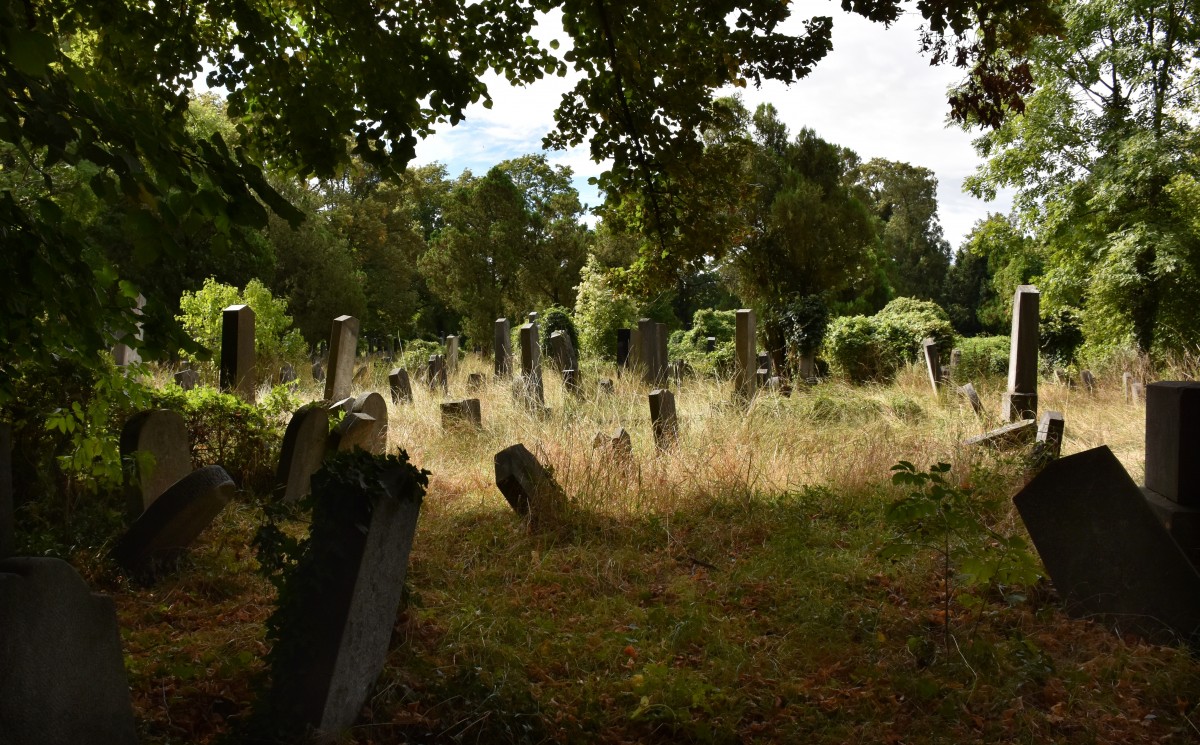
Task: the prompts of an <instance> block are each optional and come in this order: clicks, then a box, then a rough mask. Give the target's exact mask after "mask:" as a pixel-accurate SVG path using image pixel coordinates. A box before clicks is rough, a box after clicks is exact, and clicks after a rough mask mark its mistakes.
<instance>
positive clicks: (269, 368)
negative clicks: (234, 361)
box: [177, 278, 305, 380]
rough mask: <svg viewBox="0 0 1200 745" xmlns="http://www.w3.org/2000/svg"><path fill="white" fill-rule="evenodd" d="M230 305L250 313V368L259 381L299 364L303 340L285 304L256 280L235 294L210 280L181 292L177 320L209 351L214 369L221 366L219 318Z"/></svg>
mask: <svg viewBox="0 0 1200 745" xmlns="http://www.w3.org/2000/svg"><path fill="white" fill-rule="evenodd" d="M230 305H249V306H250V308H251V310H253V311H254V353H255V361H254V366H255V369H256V371H257V374H258V377H259V379H260V380H261V379H264V378H267V377H269V376H270V375H271V374H272V373H273V372H274V371H275V370H277V369H279V366H280V365H282V364H283V363H284V362H293V363H299V362H300V361H301V360H302V359H303V358H304V355H305V344H304V338H303V337H302V336H301V335H300V332H299V330H297V329H293V328H292V327H291V326H292V318H291V316H289V315H288V314H287V301H286V300H283V299H276V298H275V297H274V296H272V295H271V291H270V290H268V289H267V288H266V286H265V285H264V284H263V283H262V282H259V281H258V280H257V279H252V280H250V281H249V282H247V283H246V288H245V289H244V290H242V291H240V292H239V291H238V289H237V288H236V287H230V286H229V285H223V284H220V283H219V282H217V281H216V280H214V279H211V278H210V279H207V280H205V281H204V287H203V288H201V289H200V290H199V291H197V292H194V293H193V292H185V293H184V294H183V297H181V298H180V299H179V308H180V315H179V316H178V317H177V320H178V321H179V323H180V324H181V325H182V326H183V329H184V330H185V331H187V333H188V334H190V335H191V337H192V338H193V339H194V340H195V341H196V343H197V344H199V345H200V346H201V347H203V348H204V349H208V350H210V351H211V353H212V358H211V359H212V363H213V364H214V365H216V366H218V367H219V366H220V364H221V322H222V321H221V316H222V311H223V310H224V309H225V308H227V307H229V306H230ZM185 356H187V357H189V358H190V359H196V357H195V355H187V354H186V353H185Z"/></svg>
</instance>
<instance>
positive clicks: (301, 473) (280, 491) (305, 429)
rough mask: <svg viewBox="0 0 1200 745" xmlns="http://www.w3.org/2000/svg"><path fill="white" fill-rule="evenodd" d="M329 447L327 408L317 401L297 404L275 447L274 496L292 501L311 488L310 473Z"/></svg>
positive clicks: (320, 461)
mask: <svg viewBox="0 0 1200 745" xmlns="http://www.w3.org/2000/svg"><path fill="white" fill-rule="evenodd" d="M328 449H329V409H328V408H327V407H326V406H325V405H324V404H323V403H321V402H316V403H312V404H308V405H307V406H301V407H300V408H299V409H297V410H296V413H294V414H292V419H291V421H289V422H288V426H287V430H285V431H284V433H283V444H282V445H281V446H280V448H279V470H278V471H276V472H275V489H274V495H275V498H276V499H279V500H282V501H283V502H286V503H287V504H292V503H294V502H296V501H297V500H299V499H301V498H302V497H304V496H306V495H308V494H309V492H311V491H312V475H313V474H314V473H316V472H317V470H318V469H320V468H321V463H322V462H323V461H324V460H325V453H326V452H327V451H328Z"/></svg>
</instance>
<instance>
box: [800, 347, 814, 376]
mask: <svg viewBox="0 0 1200 745" xmlns="http://www.w3.org/2000/svg"><path fill="white" fill-rule="evenodd" d="M799 372H800V379H801V380H804V381H810V380H812V379H813V378H814V377H816V374H817V355H816V353H815V352H803V353H801V354H800V358H799Z"/></svg>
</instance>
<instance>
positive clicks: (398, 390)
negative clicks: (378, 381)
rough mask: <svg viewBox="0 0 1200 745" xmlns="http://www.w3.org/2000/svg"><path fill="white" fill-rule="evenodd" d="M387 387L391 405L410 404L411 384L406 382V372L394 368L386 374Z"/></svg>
mask: <svg viewBox="0 0 1200 745" xmlns="http://www.w3.org/2000/svg"><path fill="white" fill-rule="evenodd" d="M388 385H389V387H390V388H391V392H392V403H394V404H401V403H409V404H410V403H412V400H413V393H412V384H411V383H410V382H409V380H408V370H405V369H404V368H402V367H397V368H394V369H393V370H392V371H391V372H390V373H388Z"/></svg>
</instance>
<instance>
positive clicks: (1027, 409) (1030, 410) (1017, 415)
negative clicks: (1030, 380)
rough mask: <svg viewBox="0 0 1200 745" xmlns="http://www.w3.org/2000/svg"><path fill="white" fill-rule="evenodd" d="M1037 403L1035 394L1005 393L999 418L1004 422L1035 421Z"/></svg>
mask: <svg viewBox="0 0 1200 745" xmlns="http://www.w3.org/2000/svg"><path fill="white" fill-rule="evenodd" d="M1037 402H1038V398H1037V394H1036V393H1005V394H1004V398H1003V400H1002V402H1001V409H1000V418H1001V419H1003V420H1004V421H1006V422H1018V421H1021V420H1022V419H1037Z"/></svg>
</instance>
